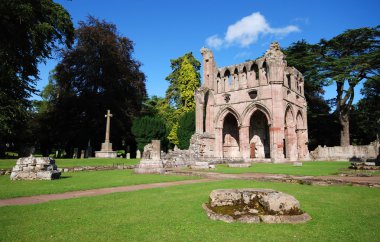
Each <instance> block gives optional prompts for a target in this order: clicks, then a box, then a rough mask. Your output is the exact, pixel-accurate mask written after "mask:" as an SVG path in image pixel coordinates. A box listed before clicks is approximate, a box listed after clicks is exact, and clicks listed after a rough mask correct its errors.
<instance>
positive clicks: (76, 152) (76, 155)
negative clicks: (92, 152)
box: [73, 148, 79, 159]
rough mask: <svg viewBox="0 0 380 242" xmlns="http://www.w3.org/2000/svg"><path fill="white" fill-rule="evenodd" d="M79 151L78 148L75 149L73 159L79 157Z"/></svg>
mask: <svg viewBox="0 0 380 242" xmlns="http://www.w3.org/2000/svg"><path fill="white" fill-rule="evenodd" d="M78 150H79V149H78V148H74V152H73V159H76V158H77V157H78Z"/></svg>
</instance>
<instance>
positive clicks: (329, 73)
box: [319, 26, 380, 146]
mask: <svg viewBox="0 0 380 242" xmlns="http://www.w3.org/2000/svg"><path fill="white" fill-rule="evenodd" d="M319 46H320V49H321V64H320V66H321V75H322V76H323V78H324V79H323V80H326V81H329V82H330V83H335V84H336V87H337V88H336V90H337V96H336V110H335V112H336V113H337V115H338V117H339V123H340V125H341V139H340V141H341V145H342V146H346V145H349V144H350V137H349V116H350V113H351V109H352V104H353V101H354V97H355V90H354V88H355V86H356V85H357V84H358V83H359V82H361V81H365V80H376V81H379V76H380V68H379V67H380V26H377V27H374V28H368V27H366V28H360V29H349V30H347V31H345V32H344V33H342V34H340V35H338V36H336V37H334V38H332V39H331V40H324V39H322V40H321V41H320V42H319Z"/></svg>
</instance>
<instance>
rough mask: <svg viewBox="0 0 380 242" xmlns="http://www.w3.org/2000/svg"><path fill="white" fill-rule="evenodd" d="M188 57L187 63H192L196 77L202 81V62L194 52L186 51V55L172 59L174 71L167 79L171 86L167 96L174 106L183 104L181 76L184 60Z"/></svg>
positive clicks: (177, 106)
mask: <svg viewBox="0 0 380 242" xmlns="http://www.w3.org/2000/svg"><path fill="white" fill-rule="evenodd" d="M185 58H186V59H187V63H190V64H191V65H192V67H193V70H194V72H195V73H196V74H195V78H196V79H197V80H198V81H199V83H200V73H199V70H200V68H201V63H200V62H199V61H198V60H197V59H195V57H194V56H193V53H192V52H189V53H186V54H185V55H183V56H181V57H178V58H177V59H172V60H170V63H171V65H170V67H171V68H172V72H171V73H170V75H169V76H167V77H166V80H167V81H168V82H169V87H168V89H167V90H166V98H167V99H168V100H169V103H170V105H171V106H173V107H174V108H179V107H181V106H182V105H183V102H184V100H183V98H181V94H180V93H181V91H180V90H179V87H180V84H179V78H180V70H181V66H182V62H183V61H184V59H185Z"/></svg>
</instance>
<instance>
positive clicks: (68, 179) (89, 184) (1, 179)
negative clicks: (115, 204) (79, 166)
mask: <svg viewBox="0 0 380 242" xmlns="http://www.w3.org/2000/svg"><path fill="white" fill-rule="evenodd" d="M188 179H197V177H190V176H188V177H186V176H171V175H155V174H134V173H133V171H132V170H112V171H89V172H85V171H83V172H67V173H66V172H65V173H62V178H61V179H59V180H52V181H11V180H10V179H9V176H0V198H2V199H4V198H11V197H21V196H32V195H38V194H53V193H62V192H68V191H77V190H86V189H95V188H104V187H117V186H128V185H137V184H147V183H156V182H168V181H179V180H188Z"/></svg>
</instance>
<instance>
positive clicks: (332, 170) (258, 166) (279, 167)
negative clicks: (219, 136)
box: [215, 161, 350, 176]
mask: <svg viewBox="0 0 380 242" xmlns="http://www.w3.org/2000/svg"><path fill="white" fill-rule="evenodd" d="M349 165H350V163H349V162H332V161H310V162H304V163H303V165H302V166H293V164H273V163H255V164H252V166H251V167H249V168H230V167H227V165H224V164H223V165H217V167H216V169H215V172H220V173H230V174H240V173H247V172H256V173H272V174H287V175H299V176H326V175H334V174H337V173H340V172H341V171H340V169H345V168H348V167H349Z"/></svg>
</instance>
